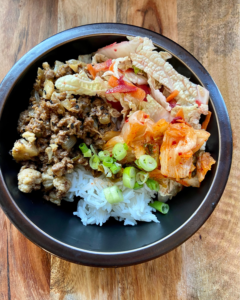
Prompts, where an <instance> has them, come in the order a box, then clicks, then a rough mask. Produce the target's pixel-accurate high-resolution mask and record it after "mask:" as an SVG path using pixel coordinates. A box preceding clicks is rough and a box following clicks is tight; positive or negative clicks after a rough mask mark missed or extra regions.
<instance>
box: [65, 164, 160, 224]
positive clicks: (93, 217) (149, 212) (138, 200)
mask: <svg viewBox="0 0 240 300" xmlns="http://www.w3.org/2000/svg"><path fill="white" fill-rule="evenodd" d="M67 178H68V179H69V180H71V182H72V187H71V188H70V190H69V192H68V193H67V195H66V197H65V199H64V200H66V201H70V202H72V201H73V200H74V196H80V197H82V198H83V200H80V201H79V202H78V207H77V211H76V212H74V213H73V214H74V215H76V216H78V217H79V218H80V219H81V220H82V223H83V224H84V225H85V226H86V225H88V224H96V225H100V226H102V224H103V223H105V222H106V221H107V220H108V219H109V218H110V217H114V218H115V219H116V220H118V221H124V225H136V224H137V222H136V221H144V222H152V221H153V222H156V223H159V221H158V219H157V217H156V216H155V215H154V214H153V212H155V211H156V210H155V209H154V208H152V207H151V206H149V205H148V203H149V202H151V201H152V198H151V197H154V195H155V192H154V191H152V190H150V189H149V188H148V187H147V186H146V185H144V187H143V188H141V189H139V190H131V189H128V188H126V187H125V186H124V185H123V183H122V181H119V182H116V183H113V182H111V181H110V180H109V179H107V178H106V177H105V175H104V174H103V175H101V176H100V177H98V178H94V177H93V176H92V174H91V173H90V172H87V171H86V170H85V169H84V167H82V166H79V167H77V168H75V170H74V172H73V173H71V174H68V175H67ZM112 185H117V186H118V187H119V188H120V189H121V190H122V191H123V198H124V200H123V202H120V203H117V204H110V203H108V202H107V200H106V199H105V196H104V193H103V189H104V188H106V187H110V186H112Z"/></svg>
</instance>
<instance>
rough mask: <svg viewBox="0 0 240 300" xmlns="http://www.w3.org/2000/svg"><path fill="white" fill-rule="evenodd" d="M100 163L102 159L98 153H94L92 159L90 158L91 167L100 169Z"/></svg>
mask: <svg viewBox="0 0 240 300" xmlns="http://www.w3.org/2000/svg"><path fill="white" fill-rule="evenodd" d="M99 163H100V159H99V157H98V156H97V155H95V154H94V155H93V156H92V157H91V158H90V160H89V164H90V167H91V168H92V169H93V170H97V169H98V165H99Z"/></svg>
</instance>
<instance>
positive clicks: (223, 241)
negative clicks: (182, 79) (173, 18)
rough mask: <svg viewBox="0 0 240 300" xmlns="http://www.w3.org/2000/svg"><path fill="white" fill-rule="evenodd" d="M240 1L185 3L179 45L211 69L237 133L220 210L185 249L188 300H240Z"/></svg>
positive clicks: (181, 9)
mask: <svg viewBox="0 0 240 300" xmlns="http://www.w3.org/2000/svg"><path fill="white" fill-rule="evenodd" d="M239 4H240V1H234V0H230V1H227V2H226V1H224V0H217V1H206V0H204V1H193V0H186V1H179V2H178V7H177V9H178V41H179V43H180V44H181V45H182V46H183V47H185V48H186V49H188V50H189V51H190V52H191V53H193V54H194V55H195V56H196V57H197V58H198V59H199V61H200V62H202V63H203V65H204V66H205V67H206V68H207V70H208V71H209V72H210V74H211V75H212V77H213V79H214V80H215V82H216V84H217V85H218V87H219V89H220V91H221V93H222V95H223V98H224V100H225V102H226V105H227V108H228V112H229V115H230V118H231V124H232V130H233V143H234V151H233V165H232V170H231V175H230V177H229V181H228V184H227V187H226V190H225V192H224V195H223V197H222V198H221V201H220V203H219V204H218V206H217V208H216V210H215V211H214V213H213V215H212V216H211V217H210V219H209V220H208V221H207V222H206V223H205V225H204V226H203V227H202V228H201V229H200V230H199V232H198V233H196V234H195V235H194V236H193V237H192V238H191V239H190V240H189V241H187V242H186V243H185V245H184V248H185V251H184V252H183V261H184V269H185V270H186V273H187V276H186V280H187V281H186V285H187V294H188V299H240V276H239V270H240V260H239V253H240V244H239V240H240V220H239V210H240V202H239V195H240V181H239V179H240V171H239V166H240V165H239V161H240V146H239V145H240V136H239V132H240V123H239V119H240V108H239V106H238V105H237V103H239V98H240V92H239V86H240V76H239V69H240V60H239V57H240V49H239V45H240V26H239V13H240V6H239Z"/></svg>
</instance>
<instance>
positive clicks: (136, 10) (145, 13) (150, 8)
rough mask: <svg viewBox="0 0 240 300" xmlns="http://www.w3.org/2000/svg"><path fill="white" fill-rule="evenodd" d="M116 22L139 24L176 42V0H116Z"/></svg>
mask: <svg viewBox="0 0 240 300" xmlns="http://www.w3.org/2000/svg"><path fill="white" fill-rule="evenodd" d="M117 22H119V23H127V24H131V25H135V26H141V27H144V28H147V29H150V30H153V31H156V32H158V33H161V34H163V35H165V36H167V37H169V38H170V39H173V40H174V41H176V42H177V4H176V0H168V1H164V0H160V1H157V0H155V1H154V0H138V1H137V0H117Z"/></svg>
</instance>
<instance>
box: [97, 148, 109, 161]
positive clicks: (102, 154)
mask: <svg viewBox="0 0 240 300" xmlns="http://www.w3.org/2000/svg"><path fill="white" fill-rule="evenodd" d="M108 156H110V152H109V151H107V150H104V151H100V152H99V153H98V157H99V158H100V159H101V160H103V159H104V158H105V157H108Z"/></svg>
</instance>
